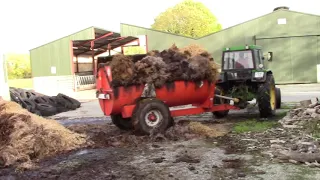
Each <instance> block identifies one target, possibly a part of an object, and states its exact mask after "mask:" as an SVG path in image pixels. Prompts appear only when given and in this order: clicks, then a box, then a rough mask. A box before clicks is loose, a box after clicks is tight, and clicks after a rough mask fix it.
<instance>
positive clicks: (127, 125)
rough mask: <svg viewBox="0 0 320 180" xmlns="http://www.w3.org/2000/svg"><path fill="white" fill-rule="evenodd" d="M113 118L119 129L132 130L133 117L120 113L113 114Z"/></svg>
mask: <svg viewBox="0 0 320 180" xmlns="http://www.w3.org/2000/svg"><path fill="white" fill-rule="evenodd" d="M111 120H112V123H113V124H114V125H116V126H117V127H118V128H119V129H122V130H132V129H133V126H132V122H131V118H123V117H122V116H121V114H119V115H111Z"/></svg>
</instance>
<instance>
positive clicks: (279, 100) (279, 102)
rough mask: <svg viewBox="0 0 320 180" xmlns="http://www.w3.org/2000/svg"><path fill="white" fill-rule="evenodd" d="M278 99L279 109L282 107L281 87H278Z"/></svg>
mask: <svg viewBox="0 0 320 180" xmlns="http://www.w3.org/2000/svg"><path fill="white" fill-rule="evenodd" d="M276 101H277V109H280V108H281V90H280V88H276Z"/></svg>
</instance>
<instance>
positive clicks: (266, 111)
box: [257, 74, 276, 118]
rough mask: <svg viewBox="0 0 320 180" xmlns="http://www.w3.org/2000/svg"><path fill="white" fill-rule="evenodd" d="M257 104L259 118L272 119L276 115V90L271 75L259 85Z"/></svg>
mask: <svg viewBox="0 0 320 180" xmlns="http://www.w3.org/2000/svg"><path fill="white" fill-rule="evenodd" d="M257 103H258V105H259V111H260V117H261V118H268V117H272V116H274V115H275V114H276V88H275V83H274V78H273V75H272V74H268V75H267V79H266V81H265V82H264V83H263V84H260V85H259V88H258V94H257Z"/></svg>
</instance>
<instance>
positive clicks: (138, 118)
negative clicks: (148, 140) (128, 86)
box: [132, 98, 172, 135]
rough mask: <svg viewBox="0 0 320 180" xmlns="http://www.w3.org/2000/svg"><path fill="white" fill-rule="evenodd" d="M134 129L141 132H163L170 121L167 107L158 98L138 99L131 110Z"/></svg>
mask: <svg viewBox="0 0 320 180" xmlns="http://www.w3.org/2000/svg"><path fill="white" fill-rule="evenodd" d="M132 123H133V127H134V130H135V131H136V132H138V133H141V134H148V135H149V134H155V133H164V132H165V131H166V130H167V129H168V128H169V126H170V125H171V123H172V117H171V114H170V110H169V107H168V106H167V105H166V104H165V103H163V102H162V101H160V100H158V99H153V98H148V99H143V100H141V101H139V102H138V103H137V105H136V107H135V109H134V111H133V115H132Z"/></svg>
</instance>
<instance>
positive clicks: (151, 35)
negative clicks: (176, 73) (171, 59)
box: [121, 24, 196, 51]
mask: <svg viewBox="0 0 320 180" xmlns="http://www.w3.org/2000/svg"><path fill="white" fill-rule="evenodd" d="M138 35H147V38H148V39H147V41H148V50H149V51H151V50H163V49H168V48H169V47H170V46H171V45H172V44H173V43H175V44H176V45H177V46H178V47H181V46H185V45H188V44H192V43H195V42H196V40H195V39H192V38H189V37H185V36H179V35H174V34H170V33H165V32H161V31H156V30H151V29H147V28H143V27H137V26H132V25H127V24H121V36H138Z"/></svg>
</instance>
